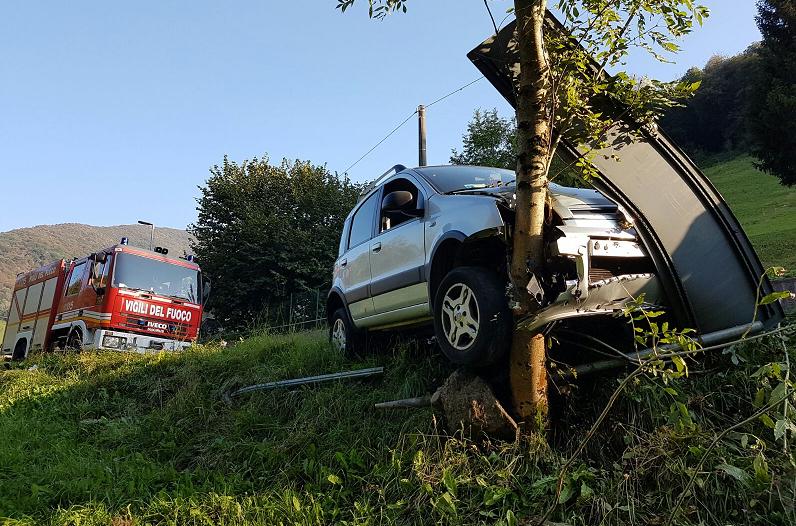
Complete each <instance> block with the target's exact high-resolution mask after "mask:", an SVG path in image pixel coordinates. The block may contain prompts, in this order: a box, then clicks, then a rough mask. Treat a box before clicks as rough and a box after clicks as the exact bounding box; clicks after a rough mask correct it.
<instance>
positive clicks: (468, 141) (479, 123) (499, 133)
mask: <svg viewBox="0 0 796 526" xmlns="http://www.w3.org/2000/svg"><path fill="white" fill-rule="evenodd" d="M516 137H517V130H516V126H515V125H514V120H513V119H504V118H502V117H500V116H499V115H498V112H497V110H496V109H492V110H480V109H479V110H475V112H473V118H472V120H471V121H470V122H469V123H467V132H466V133H465V134H464V135H463V136H462V143H463V145H462V151H461V152H459V151H457V150H456V149H453V150H451V158H450V162H451V164H470V165H474V166H491V167H494V168H507V169H512V170H513V169H514V167H515V166H516V165H517V153H516V148H515V139H516Z"/></svg>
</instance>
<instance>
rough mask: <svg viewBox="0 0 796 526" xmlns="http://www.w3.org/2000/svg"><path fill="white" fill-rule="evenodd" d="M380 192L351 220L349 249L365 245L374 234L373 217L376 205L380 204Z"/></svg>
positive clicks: (366, 201) (363, 204)
mask: <svg viewBox="0 0 796 526" xmlns="http://www.w3.org/2000/svg"><path fill="white" fill-rule="evenodd" d="M378 199H379V192H375V193H374V194H373V195H371V196H370V197H368V198H367V199H366V200H365V202H364V203H362V206H360V207H359V210H357V211H356V213H355V214H354V217H352V218H351V233H350V234H349V236H348V248H354V247H355V246H357V245H359V244H362V243H364V242H365V241H367V240H369V239H370V238H371V236H372V234H373V216H374V214H375V213H376V204H377V203H378V202H379V201H378Z"/></svg>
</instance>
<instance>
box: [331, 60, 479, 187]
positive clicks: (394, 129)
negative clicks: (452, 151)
mask: <svg viewBox="0 0 796 526" xmlns="http://www.w3.org/2000/svg"><path fill="white" fill-rule="evenodd" d="M483 78H484V77H483V75H482V76H480V77H478V78H477V79H475V80H472V81H470V82H468V83H467V84H465V85H464V86H462V87H460V88H456V89H455V90H453V91H451V92H450V93H448V94H447V95H444V96H442V97H440V98H438V99H437V100H435V101H434V102H432V103H431V104H426V105H425V106H426V108H430V107H431V106H433V105H434V104H436V103H438V102H442V101H443V100H445V99H447V98H448V97H450V96H451V95H454V94H456V93H458V92H460V91H462V90H464V89H466V88H468V87H470V86H472V85H473V84H475V83H476V82H478V81H479V80H481V79H483ZM416 114H417V110H415V111H413V112H412V113H410V114H409V116H408V117H407V118H405V119H404V120H403V121H401V123H400V124H399V125H398V126H396V127H395V128H393V129H392V130H391V131H390V133H388V134H387V135H385V136H384V138H382V139H381V140H380V141H379V142H377V143H376V144H374V145H373V147H372V148H371V149H370V150H368V151H366V152H365V153H364V154H363V155H362V157H360V158H359V159H357V160H356V161H354V163H353V164H351V166H349V167H348V168H346V169H345V170H343V173H344V174H348V171H349V170H350V169H351V168H353V167H354V166H356V165H358V164H359V163H360V161H362V159H364V158H365V157H367V156H368V155H370V153H371V152H372V151H373V150H375V149H376V148H378V147H379V146H381V144H382V143H383V142H384V141H386V140H387V139H389V138H390V137H392V135H393V134H394V133H395V132H397V131H398V130H400V129H401V127H402V126H403V125H404V124H406V123H407V122H409V119H411V118H412V117H414V116H415V115H416Z"/></svg>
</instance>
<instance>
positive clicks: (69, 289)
mask: <svg viewBox="0 0 796 526" xmlns="http://www.w3.org/2000/svg"><path fill="white" fill-rule="evenodd" d="M85 268H86V262H85V261H84V262H82V263H80V264H78V265H75V268H73V269H72V274H70V275H69V284H68V285H67V286H66V294H64V295H65V296H73V295H75V294H77V293H78V292H80V287H81V286H82V284H83V271H84V270H85Z"/></svg>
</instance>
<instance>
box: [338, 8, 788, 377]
mask: <svg viewBox="0 0 796 526" xmlns="http://www.w3.org/2000/svg"><path fill="white" fill-rule="evenodd" d="M547 23H548V26H549V27H548V29H550V30H553V31H563V27H562V26H561V25H560V24H559V23H558V22H557V21H556V20H555V19H554V18H553V17H552V16H551V15H549V14H548V20H547ZM514 27H515V23H513V22H512V23H510V24H508V25H506V26H505V27H504V28H502V29H501V30H500V31H499V32H498V33H497V34H496V35H494V36H492V37H490V38H488V39H487V40H485V41H484V42H482V43H481V44H479V45H478V46H477V47H476V48H475V49H473V50H472V51H471V52H470V53H469V54H468V58H469V59H470V60H471V61H472V62H473V64H474V65H475V66H476V67H477V68H478V69H479V70H480V71H481V72H482V73H483V75H484V77H485V78H486V79H487V80H488V81H489V82H490V83H491V84H492V85H493V86H494V87H495V88H496V89H497V91H498V92H499V93H500V94H501V95H502V96H503V97H504V98H505V99H506V100H507V101H508V102H509V104H511V105H512V106H513V107H516V99H515V93H516V90H517V86H518V82H517V78H518V72H519V66H518V51H517V46H516V41H515V40H514V32H515V29H514ZM594 67H597V66H596V65H595V66H594ZM612 108H613V109H612ZM611 111H614V112H616V128H615V129H610V130H607V133H608V134H609V135H612V136H615V137H619V136H621V135H622V132H623V130H627V129H633V130H634V134H633V135H634V140H633V141H632V142H630V143H627V142H623V141H620V140H617V141H614V144H612V146H610V147H608V148H605V149H603V150H597V151H594V150H592V149H591V148H590V147H589V146H587V145H579V144H573V143H570V142H568V141H567V140H566V137H565V138H564V140H563V141H562V144H561V147H560V149H561V150H563V153H564V154H565V155H566V156H569V158H570V159H577V158H579V157H583V156H587V157H589V158H590V159H591V160H592V165H593V168H594V169H595V171H596V177H594V179H593V181H592V186H593V187H594V189H593V190H580V189H571V188H564V187H560V186H555V185H551V187H550V192H549V194H550V200H549V204H548V207H547V208H548V210H547V214H546V216H547V223H546V230H545V240H546V244H545V259H546V261H545V265H544V266H543V267H544V271H543V272H544V274H543V275H539V276H536V275H529V281H528V283H527V289H528V290H529V291H531V292H532V294H533V296H534V297H535V298H536V301H537V302H538V305H537V306H536V307H537V308H536V310H535V313H534V315H533V317H532V318H530V319H524V320H521V324H522V325H523V326H524V327H525V328H527V329H529V330H537V331H545V332H546V333H553V332H555V331H556V330H559V331H560V332H561V333H562V334H563V333H565V332H566V336H568V337H569V338H572V337H573V335H574V336H579V335H580V336H583V335H585V337H586V338H588V339H589V340H590V343H594V342H597V343H601V342H602V343H605V342H604V341H601V340H600V339H599V338H596V337H595V335H599V336H601V337H602V336H603V335H604V334H607V335H608V336H609V337H610V336H611V335H614V336H616V335H620V336H621V333H622V331H623V330H625V329H627V324H626V323H625V324H624V325H623V324H621V323H617V318H616V317H614V316H612V314H615V313H617V312H619V311H620V310H621V309H622V308H623V306H624V305H626V304H628V302H630V301H634V302H637V301H638V300H639V299H640V298H643V300H644V301H645V302H647V303H648V304H651V305H654V308H655V309H656V310H659V311H661V312H663V313H664V316H665V318H666V320H667V321H668V322H669V323H670V326H672V327H677V328H680V329H686V328H687V329H692V330H693V331H694V333H693V334H694V337H695V338H696V340H697V342H698V343H700V344H702V345H711V346H720V345H722V344H726V343H728V342H732V341H734V340H736V339H738V338H739V337H742V336H744V335H749V334H755V333H759V332H761V331H764V330H767V329H769V328H771V327H773V326H775V325H777V324H778V323H779V322H781V321H782V320H783V319H784V313H783V310H782V306H781V305H780V304H779V303H777V302H775V303H771V304H767V305H761V306H758V302H759V300H760V298H762V297H765V296H766V295H768V294H770V293H772V292H773V287H772V286H771V283H770V282H769V280H768V278H767V277H766V276H765V270H764V269H763V267H762V265H761V264H760V260H759V258H758V257H757V254H756V253H755V251H754V249H753V248H752V245H751V243H750V242H749V239H748V238H747V236H746V234H745V233H744V232H743V229H742V228H741V226H740V224H739V223H738V220H737V219H736V218H735V216H734V215H733V214H732V211H731V210H730V208H729V206H728V205H727V203H726V202H725V201H724V199H723V197H722V196H721V194H719V192H718V191H717V190H716V188H715V187H714V186H713V185H712V184H711V183H710V181H709V180H708V179H707V178H706V177H705V176H704V174H703V173H702V172H701V171H700V170H699V168H698V167H697V166H696V165H695V164H694V163H693V161H691V159H689V158H688V156H687V155H686V154H685V153H684V152H683V151H682V150H680V149H679V148H678V147H677V145H675V144H674V142H673V141H672V140H671V139H670V138H669V137H668V136H667V135H666V134H665V133H664V132H663V131H661V130H660V129H657V128H651V127H642V126H639V125H638V123H635V122H632V121H629V117H628V116H627V114H626V112H622V111H621V108H614V107H613V106H610V105H608V106H607V107H606V114H610V112H611ZM513 179H514V174H513V173H512V172H508V171H501V170H497V169H492V168H478V167H460V166H455V167H453V166H440V167H421V168H415V169H411V170H410V169H406V168H405V167H403V166H396V167H395V169H393V170H391V171H389V172H388V173H387V174H385V175H384V176H382V177H381V178H380V179H378V180H377V181H376V183H375V184H374V185H373V187H372V188H371V189H370V190H369V191H368V192H367V194H366V195H364V196H363V198H362V199H361V200H360V202H359V203H358V204H357V206H356V207H355V209H354V210H353V211H352V212H351V214H350V215H349V216H348V218H347V220H346V222H345V228H344V230H343V235H342V238H341V240H340V250H339V258H338V260H337V262H336V263H335V267H334V277H333V287H332V290H331V292H330V294H329V298H328V303H327V314H328V320H329V326H330V338H331V339H332V341H333V342H334V343H335V344H336V345H337V346H338V347H340V348H342V349H345V350H347V351H352V350H355V349H356V347H358V346H361V345H362V344H363V338H364V336H365V335H367V333H369V332H371V331H378V330H393V329H405V328H409V327H413V326H424V325H425V326H429V325H433V327H434V332H435V335H436V340H437V342H438V343H439V345H440V347H441V349H442V351H443V352H444V353H445V355H446V356H448V357H449V358H450V359H451V360H452V361H454V362H456V363H460V364H486V363H491V362H494V361H496V360H497V359H499V357H500V356H501V354H502V353H503V352H505V350H506V348H507V347H508V340H509V338H510V333H511V330H512V329H513V322H514V320H513V319H512V317H511V316H510V311H509V305H508V295H507V294H506V292H507V291H506V286H507V284H508V272H507V259H508V257H509V251H508V248H509V247H510V246H511V245H510V242H511V233H512V232H511V231H512V224H513V199H514V195H513V191H512V184H513V183H512V181H513ZM600 331H602V332H603V333H604V334H600ZM553 336H555V334H553ZM619 339H620V340H622V341H625V342H628V341H629V342H631V344H632V342H633V337H632V334H630V335H629V336H628V335H625V336H623V337H621V338H619ZM560 341H565V340H564V339H563V338H561V340H560ZM574 343H575V344H577V345H575V347H577V348H585V347H587V346H584V345H583V342H582V341H580V342H577V341H576V342H574ZM603 349H612V350H616V347H615V346H612V345H604V346H603ZM633 350H634V356H637V357H640V356H643V355H644V353H645V352H648V351H650V350H648V349H635V348H634V349H633ZM625 358H626V356H625ZM619 362H620V363H622V360H619ZM616 363H617V360H615V359H614V360H603V361H602V362H599V361H598V362H591V363H588V364H586V365H587V366H588V367H590V368H591V369H590V370H591V371H595V370H600V369H602V368H604V367H607V366H610V365H611V364H616ZM583 370H584V371H585V370H588V369H583Z"/></svg>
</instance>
